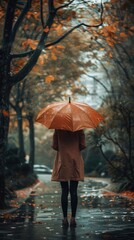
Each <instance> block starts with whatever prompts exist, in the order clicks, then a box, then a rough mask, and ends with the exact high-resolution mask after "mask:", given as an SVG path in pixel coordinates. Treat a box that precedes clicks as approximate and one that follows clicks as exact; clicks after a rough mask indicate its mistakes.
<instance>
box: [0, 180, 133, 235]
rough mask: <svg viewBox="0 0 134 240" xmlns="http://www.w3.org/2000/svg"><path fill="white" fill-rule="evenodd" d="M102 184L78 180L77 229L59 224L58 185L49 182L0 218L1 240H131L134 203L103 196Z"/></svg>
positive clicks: (60, 216) (116, 197)
mask: <svg viewBox="0 0 134 240" xmlns="http://www.w3.org/2000/svg"><path fill="white" fill-rule="evenodd" d="M102 187H103V184H102V183H97V184H96V183H94V182H89V181H87V182H85V183H80V186H79V195H80V199H79V206H78V212H77V228H76V229H70V228H62V227H61V220H62V214H61V207H60V188H59V184H57V183H48V187H47V189H43V190H42V189H39V190H38V191H37V192H36V193H32V194H31V197H30V198H29V199H28V201H27V202H26V203H24V204H23V205H22V207H21V208H20V209H18V211H16V212H15V213H13V214H12V213H9V214H7V215H5V216H4V218H1V219H0V240H8V239H9V240H42V239H48V240H49V239H50V240H51V239H54V240H56V239H57V240H79V239H84V240H85V239H90V240H116V239H117V240H118V239H121V240H131V239H133V236H134V202H133V201H130V200H128V199H127V198H122V197H119V196H103V194H102V192H101V190H100V189H101V188H102ZM69 207H70V206H69ZM69 215H70V211H69Z"/></svg>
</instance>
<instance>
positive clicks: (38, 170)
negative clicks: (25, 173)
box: [34, 164, 53, 174]
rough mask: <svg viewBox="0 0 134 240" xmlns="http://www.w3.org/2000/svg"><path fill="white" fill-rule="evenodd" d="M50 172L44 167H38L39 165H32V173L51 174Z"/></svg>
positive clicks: (50, 170) (49, 169)
mask: <svg viewBox="0 0 134 240" xmlns="http://www.w3.org/2000/svg"><path fill="white" fill-rule="evenodd" d="M52 171H53V170H52V169H51V168H49V167H48V166H46V165H40V164H35V165H34V172H35V173H37V174H51V173H52Z"/></svg>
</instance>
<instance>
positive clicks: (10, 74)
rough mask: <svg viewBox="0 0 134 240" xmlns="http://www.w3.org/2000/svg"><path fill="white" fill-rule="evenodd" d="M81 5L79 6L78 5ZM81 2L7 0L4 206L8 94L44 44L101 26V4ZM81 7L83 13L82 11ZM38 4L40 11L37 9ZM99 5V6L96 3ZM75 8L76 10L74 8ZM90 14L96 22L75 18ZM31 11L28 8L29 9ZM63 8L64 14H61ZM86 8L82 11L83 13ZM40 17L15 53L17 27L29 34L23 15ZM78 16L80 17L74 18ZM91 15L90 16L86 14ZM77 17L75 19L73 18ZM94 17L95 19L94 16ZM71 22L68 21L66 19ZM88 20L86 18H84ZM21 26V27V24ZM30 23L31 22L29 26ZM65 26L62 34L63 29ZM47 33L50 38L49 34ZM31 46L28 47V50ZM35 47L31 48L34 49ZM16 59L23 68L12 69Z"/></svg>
mask: <svg viewBox="0 0 134 240" xmlns="http://www.w3.org/2000/svg"><path fill="white" fill-rule="evenodd" d="M2 3H5V4H6V1H2ZM81 4H82V5H81ZM81 4H80V3H78V2H77V1H73V0H72V1H65V2H64V0H62V1H61V0H59V1H58V0H57V1H56V0H55V1H54V0H49V1H45V2H44V5H43V1H40V5H39V3H38V1H36V0H35V1H32V0H28V1H26V0H24V1H23V2H22V1H17V0H8V3H7V8H6V15H5V24H4V30H3V39H2V46H1V49H0V67H1V69H3V71H1V73H0V79H1V81H0V108H1V110H0V163H1V165H0V196H1V198H0V207H1V208H4V207H5V191H4V189H5V177H4V159H5V151H6V142H7V135H8V127H9V95H10V92H11V89H12V87H13V86H14V85H15V84H16V83H18V82H20V81H21V80H23V79H24V78H25V77H26V76H27V75H28V73H29V72H30V71H31V69H32V68H33V67H34V65H35V64H36V62H37V60H38V58H39V56H40V54H41V52H42V50H43V49H46V48H47V47H49V46H51V45H54V44H57V43H58V42H60V41H61V40H63V39H64V38H65V37H67V36H68V35H69V34H70V33H71V32H72V31H74V30H75V29H77V28H80V27H99V26H101V25H102V13H103V7H102V4H101V5H100V8H101V10H100V11H99V12H98V11H97V12H96V11H95V8H96V5H95V4H93V8H91V7H90V8H89V3H87V2H85V1H81ZM81 6H82V12H81ZM0 7H1V9H0V16H1V17H2V18H3V16H4V14H3V5H2V4H1V5H0ZM39 7H40V10H38V9H39ZM97 7H98V5H97ZM74 9H75V10H78V11H77V12H78V14H76V13H77V12H76V11H74ZM92 9H93V15H92V17H93V18H95V22H94V23H93V24H90V25H89V24H87V22H85V23H84V21H83V22H80V23H78V24H77V20H78V21H79V20H80V18H82V15H83V16H84V15H85V16H87V13H88V14H89V11H90V10H91V11H92ZM30 10H31V11H30ZM64 10H65V13H64ZM84 11H85V14H84ZM39 16H41V19H40V22H41V24H40V28H39V31H38V34H35V36H34V38H33V39H29V40H27V42H26V44H24V43H23V44H22V46H23V47H25V50H26V51H25V52H24V51H23V52H19V53H14V47H13V45H15V44H14V43H15V40H16V37H17V32H18V31H19V29H21V30H22V29H23V27H24V31H27V36H29V34H28V32H29V29H28V28H27V26H26V25H23V23H24V21H23V20H24V18H26V20H27V22H28V19H32V18H33V17H36V19H37V21H38V20H39ZM77 16H80V18H79V19H77ZM88 16H91V15H88ZM72 18H74V19H75V22H76V24H75V26H73V27H71V28H70V30H67V31H66V29H67V27H68V28H69V27H70V23H73V22H71V19H72ZM76 19H77V20H76ZM93 20H94V19H93ZM69 21H70V22H69ZM86 21H87V19H86ZM65 22H66V23H69V24H68V26H66V27H64V28H63V27H62V25H64V23H65ZM21 25H22V26H23V27H21V28H20V26H21ZM30 26H31V25H30ZM61 29H65V30H64V31H66V32H64V33H63V30H62V31H60V30H61ZM53 31H55V32H58V34H59V32H60V36H58V37H57V36H56V37H57V38H55V39H52V38H51V32H53ZM49 36H50V37H49ZM28 47H30V49H28ZM33 48H34V49H33ZM15 59H17V62H18V61H19V63H20V65H21V66H22V68H21V69H20V68H19V69H18V71H15V70H16V69H15V68H14V66H15V62H16V61H15Z"/></svg>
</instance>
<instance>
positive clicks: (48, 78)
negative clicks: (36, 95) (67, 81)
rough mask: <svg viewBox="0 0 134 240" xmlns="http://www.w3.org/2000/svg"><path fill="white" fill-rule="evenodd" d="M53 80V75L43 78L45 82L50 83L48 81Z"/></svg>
mask: <svg viewBox="0 0 134 240" xmlns="http://www.w3.org/2000/svg"><path fill="white" fill-rule="evenodd" d="M54 80H55V78H54V76H53V75H48V76H47V77H46V78H45V82H46V83H50V82H52V81H54Z"/></svg>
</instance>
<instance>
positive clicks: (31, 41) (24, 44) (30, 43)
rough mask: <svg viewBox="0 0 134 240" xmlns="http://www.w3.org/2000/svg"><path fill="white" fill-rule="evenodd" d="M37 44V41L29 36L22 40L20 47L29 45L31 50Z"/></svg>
mask: <svg viewBox="0 0 134 240" xmlns="http://www.w3.org/2000/svg"><path fill="white" fill-rule="evenodd" d="M37 45H38V41H37V40H32V39H30V38H28V39H27V40H26V41H23V42H22V47H24V48H26V47H28V46H29V47H31V48H32V49H33V50H34V49H36V47H37Z"/></svg>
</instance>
